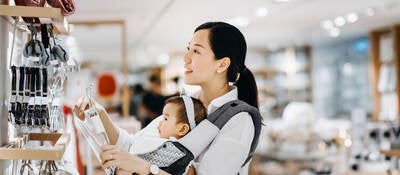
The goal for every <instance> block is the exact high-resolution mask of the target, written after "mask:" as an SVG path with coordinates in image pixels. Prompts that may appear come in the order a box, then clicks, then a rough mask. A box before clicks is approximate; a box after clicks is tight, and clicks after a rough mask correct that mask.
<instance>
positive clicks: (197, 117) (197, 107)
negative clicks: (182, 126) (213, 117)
mask: <svg viewBox="0 0 400 175" xmlns="http://www.w3.org/2000/svg"><path fill="white" fill-rule="evenodd" d="M190 98H192V101H193V108H194V121H195V123H196V125H198V124H199V123H200V122H201V121H202V120H204V119H205V118H206V117H207V110H206V108H205V107H204V106H203V103H201V101H200V100H197V99H195V98H193V97H190ZM168 103H172V104H176V105H178V106H179V108H178V111H177V114H178V116H177V122H178V123H180V122H183V123H186V124H189V119H188V117H187V113H186V107H185V102H184V101H183V98H182V97H179V96H173V97H170V98H168V99H167V100H165V105H166V104H168Z"/></svg>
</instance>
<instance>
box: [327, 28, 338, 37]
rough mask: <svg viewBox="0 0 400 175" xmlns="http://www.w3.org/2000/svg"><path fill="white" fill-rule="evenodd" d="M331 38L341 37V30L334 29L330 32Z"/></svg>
mask: <svg viewBox="0 0 400 175" xmlns="http://www.w3.org/2000/svg"><path fill="white" fill-rule="evenodd" d="M329 34H330V35H331V37H338V36H339V35H340V30H339V29H338V28H333V29H331V30H330V31H329Z"/></svg>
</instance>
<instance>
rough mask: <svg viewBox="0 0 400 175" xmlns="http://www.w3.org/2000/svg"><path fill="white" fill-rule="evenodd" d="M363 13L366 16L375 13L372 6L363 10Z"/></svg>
mask: <svg viewBox="0 0 400 175" xmlns="http://www.w3.org/2000/svg"><path fill="white" fill-rule="evenodd" d="M365 13H366V14H367V15H368V16H374V15H375V10H374V9H373V8H367V10H366V11H365Z"/></svg>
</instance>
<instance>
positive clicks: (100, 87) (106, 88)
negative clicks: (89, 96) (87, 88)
mask: <svg viewBox="0 0 400 175" xmlns="http://www.w3.org/2000/svg"><path fill="white" fill-rule="evenodd" d="M97 92H98V95H99V96H100V97H102V98H110V97H112V96H114V94H115V93H116V92H117V81H116V80H115V77H114V75H112V74H109V73H106V74H102V75H100V76H99V77H98V83H97Z"/></svg>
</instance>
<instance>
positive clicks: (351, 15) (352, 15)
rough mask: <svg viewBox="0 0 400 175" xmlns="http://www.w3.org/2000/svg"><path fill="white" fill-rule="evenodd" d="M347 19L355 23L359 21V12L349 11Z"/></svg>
mask: <svg viewBox="0 0 400 175" xmlns="http://www.w3.org/2000/svg"><path fill="white" fill-rule="evenodd" d="M346 20H347V22H349V23H355V22H356V21H358V15H357V13H349V14H347V15H346Z"/></svg>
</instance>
